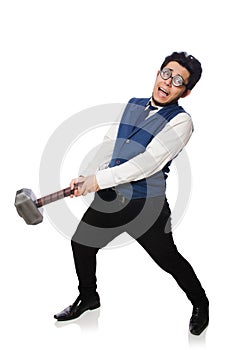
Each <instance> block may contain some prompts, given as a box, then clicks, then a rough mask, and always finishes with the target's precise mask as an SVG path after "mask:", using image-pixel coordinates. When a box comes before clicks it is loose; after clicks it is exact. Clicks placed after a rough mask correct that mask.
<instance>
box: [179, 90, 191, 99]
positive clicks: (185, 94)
mask: <svg viewBox="0 0 232 350" xmlns="http://www.w3.org/2000/svg"><path fill="white" fill-rule="evenodd" d="M191 91H192V90H186V91H185V92H184V93H183V95H182V96H181V98H184V97H187V96H188V95H190V94H191Z"/></svg>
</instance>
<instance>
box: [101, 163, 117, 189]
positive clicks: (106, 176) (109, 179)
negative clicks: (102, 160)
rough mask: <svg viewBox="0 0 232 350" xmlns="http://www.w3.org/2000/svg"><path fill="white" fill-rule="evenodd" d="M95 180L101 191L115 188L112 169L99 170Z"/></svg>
mask: <svg viewBox="0 0 232 350" xmlns="http://www.w3.org/2000/svg"><path fill="white" fill-rule="evenodd" d="M96 179H97V183H98V186H99V187H100V189H101V190H103V189H105V188H110V187H113V186H115V180H114V177H113V172H112V168H107V169H103V170H99V171H98V172H97V173H96Z"/></svg>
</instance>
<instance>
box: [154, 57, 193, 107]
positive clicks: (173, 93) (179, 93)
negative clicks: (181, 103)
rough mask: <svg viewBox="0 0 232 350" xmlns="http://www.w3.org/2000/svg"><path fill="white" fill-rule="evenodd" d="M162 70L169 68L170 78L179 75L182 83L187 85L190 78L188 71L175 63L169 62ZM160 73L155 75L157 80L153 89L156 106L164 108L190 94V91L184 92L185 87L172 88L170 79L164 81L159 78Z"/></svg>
mask: <svg viewBox="0 0 232 350" xmlns="http://www.w3.org/2000/svg"><path fill="white" fill-rule="evenodd" d="M164 68H169V69H171V71H172V76H173V77H174V76H175V75H181V76H182V78H183V80H184V83H185V84H187V83H188V78H189V76H190V73H189V71H188V70H187V69H186V68H185V67H183V66H181V65H180V64H179V63H178V62H176V61H171V62H169V63H168V64H167V65H166V66H165V67H164ZM159 73H160V71H158V73H157V78H156V81H155V86H154V89H153V93H152V96H153V99H154V102H155V104H156V105H157V106H165V105H168V104H170V103H172V102H175V101H177V100H178V99H179V98H180V97H185V96H188V95H189V94H190V92H191V91H190V90H186V87H185V86H174V85H173V84H172V77H170V78H169V79H167V80H164V79H163V78H161V76H160V74H159Z"/></svg>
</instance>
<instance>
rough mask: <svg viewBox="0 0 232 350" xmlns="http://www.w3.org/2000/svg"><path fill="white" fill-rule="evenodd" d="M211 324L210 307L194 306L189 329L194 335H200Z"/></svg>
mask: <svg viewBox="0 0 232 350" xmlns="http://www.w3.org/2000/svg"><path fill="white" fill-rule="evenodd" d="M208 324H209V307H208V305H207V306H194V307H193V313H192V317H191V319H190V323H189V330H190V332H191V333H192V334H194V335H200V334H201V333H202V332H203V331H204V330H205V328H206V327H207V326H208Z"/></svg>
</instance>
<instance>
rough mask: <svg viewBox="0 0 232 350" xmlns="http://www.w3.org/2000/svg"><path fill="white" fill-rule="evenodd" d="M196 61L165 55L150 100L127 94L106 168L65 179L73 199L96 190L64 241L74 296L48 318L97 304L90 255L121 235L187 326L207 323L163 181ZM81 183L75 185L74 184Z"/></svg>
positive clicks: (197, 330)
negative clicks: (141, 252) (179, 299)
mask: <svg viewBox="0 0 232 350" xmlns="http://www.w3.org/2000/svg"><path fill="white" fill-rule="evenodd" d="M201 73H202V69H201V64H200V62H199V61H198V60H197V59H195V58H194V57H193V56H191V55H187V54H186V53H185V52H180V53H177V52H174V53H172V54H171V55H170V56H168V57H166V58H165V60H164V62H163V64H162V65H161V68H160V70H159V71H158V73H157V77H156V82H155V85H154V89H153V92H152V97H151V98H146V99H145V98H142V99H136V98H133V99H131V100H130V101H129V103H128V104H127V106H126V108H125V110H124V113H123V115H122V118H121V122H120V124H119V126H115V125H114V126H113V127H112V128H110V130H109V132H108V134H107V135H106V140H114V147H113V148H112V152H111V154H110V157H109V160H108V161H109V164H108V167H107V168H104V169H100V170H98V171H97V172H96V174H94V175H90V176H80V177H79V178H77V179H73V180H72V181H71V184H70V186H71V188H72V189H73V195H72V197H73V196H81V195H86V194H87V193H90V192H96V194H95V198H94V200H93V202H92V204H91V205H90V207H89V208H88V209H87V211H86V213H85V214H84V216H83V218H82V220H81V222H80V224H79V225H78V227H77V230H76V232H75V234H74V236H73V238H72V250H73V256H74V262H75V267H76V272H77V276H78V279H79V292H80V294H79V296H78V298H77V300H76V301H75V302H74V303H73V304H72V305H70V306H68V307H67V308H66V309H64V310H63V311H61V312H60V313H58V314H56V315H55V316H54V317H55V318H56V319H57V320H58V321H67V320H71V319H75V318H77V317H79V316H80V315H81V314H82V313H83V312H85V311H86V310H93V309H96V308H98V307H99V306H100V298H99V295H98V293H97V291H96V290H97V283H96V281H97V279H96V254H97V252H98V251H99V249H100V248H102V247H104V246H105V245H107V244H108V243H109V242H110V241H111V240H112V239H114V238H115V237H116V236H118V235H119V234H120V233H122V232H125V231H126V232H127V233H128V234H130V235H131V236H132V237H133V238H134V239H136V241H137V242H138V243H139V244H140V245H141V246H142V247H143V248H144V249H145V250H146V251H147V252H148V254H149V255H150V256H151V257H152V259H153V260H154V261H155V262H156V263H157V264H158V265H159V266H160V267H161V268H162V269H163V270H165V271H166V272H168V273H170V274H171V275H172V276H173V277H174V279H175V280H176V282H177V283H178V285H179V286H180V288H181V289H182V290H183V291H184V292H185V294H186V296H187V297H188V299H189V300H190V302H191V303H192V305H193V313H192V317H191V319H190V324H189V329H190V332H191V333H192V334H195V335H199V334H201V333H202V331H203V330H204V329H205V328H206V327H207V325H208V322H209V312H208V306H209V302H208V299H207V296H206V294H205V291H204V289H203V288H202V286H201V284H200V282H199V280H198V278H197V276H196V274H195V273H194V270H193V269H192V267H191V265H190V264H189V263H188V262H187V261H186V260H185V259H184V258H183V256H182V255H181V254H180V253H179V252H178V250H177V248H176V246H175V244H174V241H173V237H172V232H171V219H170V214H171V212H170V209H169V206H168V202H167V199H166V196H165V189H166V178H167V173H168V172H169V166H170V163H171V161H172V159H173V158H175V157H176V156H177V155H178V153H179V152H180V151H181V150H182V149H183V147H184V146H185V145H186V143H187V142H188V140H189V138H190V136H191V134H192V131H193V126H192V121H191V117H190V116H189V114H187V113H186V112H185V111H184V109H183V108H182V107H180V106H179V105H178V100H179V98H181V97H182V98H183V97H186V96H188V95H189V94H190V92H191V90H192V89H193V87H194V86H195V84H196V83H197V82H198V80H199V79H200V77H201ZM78 183H81V185H80V186H79V187H78V189H76V187H75V188H74V185H75V184H78Z"/></svg>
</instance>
